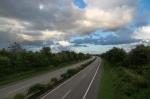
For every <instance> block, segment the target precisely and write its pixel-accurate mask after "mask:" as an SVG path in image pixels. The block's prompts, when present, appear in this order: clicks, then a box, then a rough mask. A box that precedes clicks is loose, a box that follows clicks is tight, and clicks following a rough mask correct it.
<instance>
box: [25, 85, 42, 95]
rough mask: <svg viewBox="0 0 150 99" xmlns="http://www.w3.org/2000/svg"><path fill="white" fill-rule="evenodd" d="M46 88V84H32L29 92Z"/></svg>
mask: <svg viewBox="0 0 150 99" xmlns="http://www.w3.org/2000/svg"><path fill="white" fill-rule="evenodd" d="M44 90H45V85H43V84H35V85H33V86H31V87H30V88H29V90H28V93H27V94H34V93H36V92H40V91H44Z"/></svg>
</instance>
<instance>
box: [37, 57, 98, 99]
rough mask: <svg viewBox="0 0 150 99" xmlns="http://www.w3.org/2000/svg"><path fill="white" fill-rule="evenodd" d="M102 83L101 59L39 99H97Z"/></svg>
mask: <svg viewBox="0 0 150 99" xmlns="http://www.w3.org/2000/svg"><path fill="white" fill-rule="evenodd" d="M99 83H100V58H97V59H96V60H95V61H94V62H93V63H92V64H90V65H89V66H88V67H86V68H85V69H83V70H82V71H80V72H79V73H78V74H76V75H75V76H73V77H72V78H70V79H69V80H67V81H65V82H64V83H62V84H61V85H59V86H58V87H56V88H55V89H54V90H52V91H50V92H47V93H45V94H44V95H42V96H41V97H39V99H97V98H98V91H99Z"/></svg>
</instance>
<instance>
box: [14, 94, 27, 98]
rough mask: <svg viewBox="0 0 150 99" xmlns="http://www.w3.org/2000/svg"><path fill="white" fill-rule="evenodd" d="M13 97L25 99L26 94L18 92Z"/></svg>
mask: <svg viewBox="0 0 150 99" xmlns="http://www.w3.org/2000/svg"><path fill="white" fill-rule="evenodd" d="M13 99H25V95H24V94H22V93H19V94H16V95H15V96H14V97H13Z"/></svg>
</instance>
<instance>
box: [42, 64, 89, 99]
mask: <svg viewBox="0 0 150 99" xmlns="http://www.w3.org/2000/svg"><path fill="white" fill-rule="evenodd" d="M88 66H89V65H88ZM88 66H87V67H88ZM87 67H86V68H87ZM86 68H84V69H83V70H81V71H80V72H78V73H77V74H75V75H74V76H72V77H71V78H69V79H68V80H66V81H65V82H63V83H62V84H60V85H59V86H57V87H56V88H55V89H53V90H52V91H50V92H49V93H47V94H46V95H44V96H43V97H41V98H40V99H44V98H45V97H47V96H48V95H49V94H51V93H52V92H54V91H55V90H57V89H58V88H60V87H61V86H62V85H64V84H66V83H67V82H69V81H71V80H72V79H73V78H75V77H76V76H78V75H79V74H80V73H81V72H82V71H84V70H85V69H86Z"/></svg>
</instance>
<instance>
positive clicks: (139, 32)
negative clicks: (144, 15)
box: [133, 25, 150, 40]
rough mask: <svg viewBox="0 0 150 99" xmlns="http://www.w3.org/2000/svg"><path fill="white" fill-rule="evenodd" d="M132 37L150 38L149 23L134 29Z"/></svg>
mask: <svg viewBox="0 0 150 99" xmlns="http://www.w3.org/2000/svg"><path fill="white" fill-rule="evenodd" d="M133 37H134V38H136V39H141V40H146V39H150V25H147V26H142V27H139V28H137V29H136V30H135V32H134V34H133Z"/></svg>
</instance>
